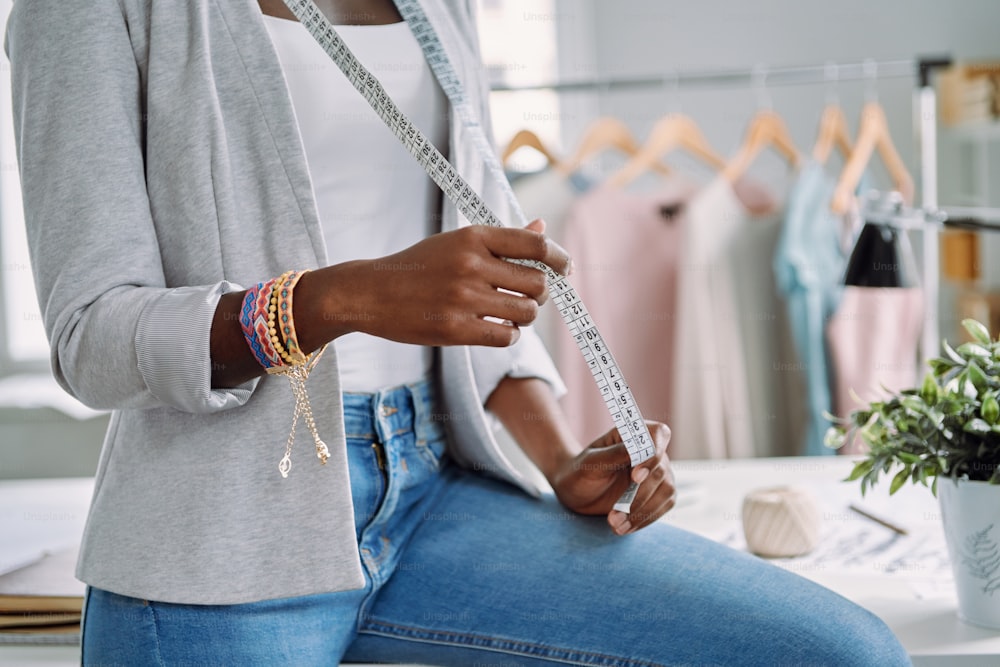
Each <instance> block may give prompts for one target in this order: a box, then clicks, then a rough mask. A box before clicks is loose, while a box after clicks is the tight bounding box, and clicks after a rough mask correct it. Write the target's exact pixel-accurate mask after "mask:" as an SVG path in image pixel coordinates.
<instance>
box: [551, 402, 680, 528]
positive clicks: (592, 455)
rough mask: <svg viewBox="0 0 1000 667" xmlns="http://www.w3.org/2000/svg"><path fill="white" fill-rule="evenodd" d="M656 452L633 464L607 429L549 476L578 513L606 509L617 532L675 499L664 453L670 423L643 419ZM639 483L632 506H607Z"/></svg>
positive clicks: (646, 520) (653, 516)
mask: <svg viewBox="0 0 1000 667" xmlns="http://www.w3.org/2000/svg"><path fill="white" fill-rule="evenodd" d="M646 426H647V427H648V428H649V434H650V436H652V438H653V442H654V443H655V445H656V453H655V454H654V455H653V456H652V457H650V458H649V460H647V461H644V462H643V463H642V464H640V465H639V466H637V467H635V468H632V467H631V463H630V460H629V455H628V450H627V449H626V448H625V445H624V444H623V443H622V439H621V436H619V435H618V429H615V428H613V429H611V430H610V431H608V432H607V433H606V434H605V435H604V437H602V438H599V439H597V440H595V441H594V442H593V443H591V444H590V446H589V447H587V448H586V449H584V450H583V451H582V452H580V453H579V454H578V455H576V456H575V457H574V458H572V459H569V460H567V461H566V462H565V463H563V464H562V465H561V466H560V467H559V469H558V470H557V471H556V472H555V473H554V474H553V475H552V476H551V477H550V479H549V483H550V484H551V485H552V488H553V490H554V491H555V493H556V497H557V498H559V501H560V502H561V503H562V504H563V505H565V506H566V507H567V508H568V509H571V510H573V511H574V512H579V513H581V514H607V515H608V524H610V526H611V528H612V529H613V530H614V531H615V532H616V533H618V534H619V535H624V534H625V533H629V532H633V531H636V530H639V529H640V528H644V527H646V526H648V525H649V524H651V523H652V522H654V521H656V520H657V519H659V518H660V517H661V516H663V515H664V514H666V513H667V512H668V511H669V510H670V509H671V508H672V507H673V506H674V503H675V502H676V489H675V488H674V473H673V471H672V470H671V468H670V461H669V459H668V458H667V444H668V443H669V442H670V429H669V428H668V427H667V426H666V424H661V423H660V422H654V421H647V422H646ZM633 481H634V482H636V483H637V484H639V490H638V492H637V493H636V496H635V500H633V501H632V511H631V512H629V513H628V514H625V513H624V512H618V511H614V510H612V508H613V507H614V504H615V501H617V500H618V498H619V497H620V496H621V494H622V493H623V492H624V491H625V489H626V488H628V485H629V482H633Z"/></svg>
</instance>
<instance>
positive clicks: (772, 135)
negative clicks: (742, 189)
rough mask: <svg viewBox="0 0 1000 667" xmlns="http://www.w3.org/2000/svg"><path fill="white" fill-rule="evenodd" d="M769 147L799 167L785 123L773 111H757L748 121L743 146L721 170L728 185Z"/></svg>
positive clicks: (795, 150) (793, 144)
mask: <svg viewBox="0 0 1000 667" xmlns="http://www.w3.org/2000/svg"><path fill="white" fill-rule="evenodd" d="M769 146H770V147H772V148H774V149H775V150H776V151H777V152H778V153H779V154H780V155H781V156H782V157H784V158H785V159H786V160H788V163H789V164H791V165H792V166H793V167H797V166H798V165H799V162H800V160H801V158H800V157H799V150H798V149H797V148H796V147H795V143H794V142H793V141H792V136H791V135H790V134H789V132H788V126H786V125H785V121H784V120H783V119H782V118H781V116H779V115H778V114H777V113H775V112H774V111H770V110H764V111H758V112H757V114H756V115H754V117H753V118H752V119H751V120H750V125H749V126H748V127H747V133H746V137H745V138H744V140H743V145H742V146H741V147H740V150H739V151H738V152H737V153H736V155H735V156H734V157H733V158H732V159H731V160H730V161H729V164H727V165H726V167H725V169H723V170H722V176H723V177H724V178H725V179H726V180H728V181H729V182H730V183H735V182H736V181H737V180H739V179H740V178H741V177H742V176H743V175H744V174H745V173H746V171H747V169H749V168H750V165H751V164H753V161H754V160H755V159H756V158H757V156H758V155H759V154H760V152H761V151H762V150H764V149H765V148H767V147H769Z"/></svg>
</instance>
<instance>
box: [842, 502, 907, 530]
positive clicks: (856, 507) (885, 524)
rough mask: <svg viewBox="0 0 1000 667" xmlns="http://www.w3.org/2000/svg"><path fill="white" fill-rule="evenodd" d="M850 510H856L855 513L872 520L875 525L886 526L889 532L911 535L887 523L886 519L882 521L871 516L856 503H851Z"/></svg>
mask: <svg viewBox="0 0 1000 667" xmlns="http://www.w3.org/2000/svg"><path fill="white" fill-rule="evenodd" d="M850 509H852V510H854V511H855V512H857V513H858V514H860V515H861V516H863V517H865V518H866V519H871V520H872V521H874V522H875V523H877V524H879V525H881V526H885V527H886V528H888V529H889V530H891V531H893V532H896V533H899V534H900V535H909V533H908V532H907V531H906V529H905V528H900V527H899V526H897V525H896V524H894V523H890V522H888V521H886V520H885V519H882V518H879V517H877V516H875V515H874V514H869V513H868V512H867V511H865V510H863V509H861V508H860V507H858V506H857V505H855V504H854V503H851V505H850Z"/></svg>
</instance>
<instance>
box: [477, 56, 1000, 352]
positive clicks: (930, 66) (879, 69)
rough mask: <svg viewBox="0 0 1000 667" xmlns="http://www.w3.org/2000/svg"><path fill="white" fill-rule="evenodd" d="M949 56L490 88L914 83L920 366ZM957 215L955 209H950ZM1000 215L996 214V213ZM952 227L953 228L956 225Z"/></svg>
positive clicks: (937, 215)
mask: <svg viewBox="0 0 1000 667" xmlns="http://www.w3.org/2000/svg"><path fill="white" fill-rule="evenodd" d="M951 62H952V60H951V57H950V56H934V57H920V58H908V59H902V60H872V59H868V60H863V61H860V62H846V63H837V62H827V63H823V64H817V65H804V66H800V67H775V68H769V67H766V66H764V65H757V66H755V67H753V68H750V69H732V70H703V71H677V70H673V71H670V70H668V71H667V72H665V73H664V74H663V75H662V76H659V77H654V76H646V77H633V78H604V79H600V78H599V79H589V80H579V81H557V82H549V83H539V84H525V85H521V84H519V85H507V84H504V83H502V82H495V83H493V84H491V86H490V87H491V89H492V90H493V91H496V92H518V91H527V90H549V91H554V92H602V93H603V92H616V91H622V90H633V89H642V88H659V89H663V88H665V87H671V86H672V87H675V88H681V87H705V88H711V87H726V86H748V85H749V86H758V87H760V88H769V87H772V86H795V85H806V84H820V83H826V84H837V83H841V82H844V81H860V80H869V81H873V82H875V81H879V80H884V79H898V78H910V79H912V80H913V81H914V96H913V110H914V118H915V119H916V120H915V127H914V131H915V133H916V142H917V173H918V174H919V178H920V193H921V208H922V210H923V212H924V216H923V218H924V223H923V225H921V230H922V231H923V244H922V247H923V253H922V262H921V264H922V268H923V270H922V272H921V273H922V277H923V281H924V309H925V310H924V312H925V317H924V331H923V335H922V336H921V344H920V357H921V361H922V363H924V364H926V362H927V361H928V360H930V359H931V358H933V357H935V356H937V350H938V345H939V344H940V330H939V327H938V292H939V290H940V243H939V240H938V233H937V232H938V230H939V229H940V227H941V223H942V221H945V222H944V224H945V225H948V222H947V221H946V220H947V218H948V217H949V216H948V215H947V214H944V215H942V213H941V212H940V211H939V209H938V197H937V172H938V164H937V91H935V90H934V86H933V84H932V81H931V75H932V74H933V72H934V70H936V69H939V68H943V67H948V66H949V65H951ZM950 211H951V213H952V214H953V215H959V216H961V215H962V214H958V213H957V211H958V209H950ZM996 213H1000V211H996ZM972 217H973V218H975V219H976V220H978V221H980V226H981V227H982V228H985V227H986V226H987V225H989V226H990V228H995V229H998V230H1000V217H996V216H994V218H993V219H994V222H987V221H986V220H984V219H983V218H987V217H989V216H987V215H985V214H983V215H974V216H972ZM951 226H955V223H954V221H953V222H952V223H951Z"/></svg>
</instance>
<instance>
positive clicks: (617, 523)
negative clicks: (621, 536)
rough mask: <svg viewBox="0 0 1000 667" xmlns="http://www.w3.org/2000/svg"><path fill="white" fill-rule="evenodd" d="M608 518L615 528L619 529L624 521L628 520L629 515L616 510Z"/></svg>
mask: <svg viewBox="0 0 1000 667" xmlns="http://www.w3.org/2000/svg"><path fill="white" fill-rule="evenodd" d="M608 520H609V521H610V522H611V527H612V528H614V529H615V530H618V529H620V528H621V525H622V523H623V522H627V521H628V515H626V514H625V513H624V512H618V511H614V512H612V513H611V516H610V517H609V519H608Z"/></svg>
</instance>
